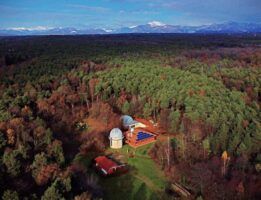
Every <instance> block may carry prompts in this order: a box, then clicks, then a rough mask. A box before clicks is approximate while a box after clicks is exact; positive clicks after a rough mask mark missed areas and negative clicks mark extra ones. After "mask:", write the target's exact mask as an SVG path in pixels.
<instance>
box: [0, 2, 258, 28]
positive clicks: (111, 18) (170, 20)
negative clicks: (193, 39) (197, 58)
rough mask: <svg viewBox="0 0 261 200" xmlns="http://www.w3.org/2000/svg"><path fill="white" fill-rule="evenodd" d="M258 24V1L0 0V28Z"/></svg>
mask: <svg viewBox="0 0 261 200" xmlns="http://www.w3.org/2000/svg"><path fill="white" fill-rule="evenodd" d="M149 21H161V22H163V23H166V24H174V25H175V24H180V25H201V24H210V23H219V22H226V21H238V22H261V0H0V28H10V27H29V28H30V27H39V26H41V27H39V28H44V27H77V28H84V27H99V28H115V27H120V26H134V25H138V24H144V23H147V22H149Z"/></svg>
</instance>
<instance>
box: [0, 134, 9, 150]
mask: <svg viewBox="0 0 261 200" xmlns="http://www.w3.org/2000/svg"><path fill="white" fill-rule="evenodd" d="M6 143H7V142H6V139H5V138H4V134H3V133H1V132H0V150H1V149H2V148H4V147H5V145H6Z"/></svg>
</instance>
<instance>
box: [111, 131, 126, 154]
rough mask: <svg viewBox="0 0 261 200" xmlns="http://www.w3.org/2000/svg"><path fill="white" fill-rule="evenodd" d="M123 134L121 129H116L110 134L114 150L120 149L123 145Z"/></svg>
mask: <svg viewBox="0 0 261 200" xmlns="http://www.w3.org/2000/svg"><path fill="white" fill-rule="evenodd" d="M123 138H124V137H123V133H122V131H121V130H120V129H119V128H114V129H112V130H111V132H110V136H109V139H110V147H111V148H112V149H120V148H122V145H123Z"/></svg>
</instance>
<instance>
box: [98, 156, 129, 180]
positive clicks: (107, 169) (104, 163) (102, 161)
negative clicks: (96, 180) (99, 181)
mask: <svg viewBox="0 0 261 200" xmlns="http://www.w3.org/2000/svg"><path fill="white" fill-rule="evenodd" d="M95 166H96V168H97V169H98V170H100V171H101V172H102V173H103V174H104V175H111V174H114V173H116V172H117V169H120V168H122V167H124V166H125V165H119V164H117V163H116V162H114V161H113V160H111V159H110V158H108V157H106V156H98V157H97V158H95Z"/></svg>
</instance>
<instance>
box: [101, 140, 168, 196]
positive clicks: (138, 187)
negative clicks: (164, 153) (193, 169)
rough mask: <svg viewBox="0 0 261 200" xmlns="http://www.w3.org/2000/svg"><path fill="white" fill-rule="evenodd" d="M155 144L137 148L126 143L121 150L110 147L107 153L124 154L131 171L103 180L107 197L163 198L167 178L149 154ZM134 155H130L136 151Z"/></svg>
mask: <svg viewBox="0 0 261 200" xmlns="http://www.w3.org/2000/svg"><path fill="white" fill-rule="evenodd" d="M152 145H153V144H149V145H146V146H143V147H139V148H137V149H133V148H131V147H129V146H127V145H125V146H124V147H123V148H122V149H120V150H112V149H108V151H107V153H114V154H119V155H124V159H125V161H126V162H127V163H128V165H129V166H130V171H129V172H128V173H127V174H125V175H122V176H120V177H111V178H106V179H104V180H103V181H102V185H103V186H104V188H106V189H105V196H106V199H143V200H146V199H163V198H164V197H163V196H162V195H163V193H164V188H165V185H166V179H165V177H164V174H163V172H162V171H161V170H160V169H159V168H158V166H157V165H156V164H155V163H154V161H153V160H152V159H151V158H150V157H149V156H148V154H147V153H148V150H149V149H150V148H151V147H152ZM134 152H135V156H134V157H129V154H130V153H134Z"/></svg>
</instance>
